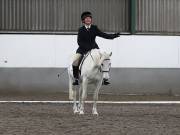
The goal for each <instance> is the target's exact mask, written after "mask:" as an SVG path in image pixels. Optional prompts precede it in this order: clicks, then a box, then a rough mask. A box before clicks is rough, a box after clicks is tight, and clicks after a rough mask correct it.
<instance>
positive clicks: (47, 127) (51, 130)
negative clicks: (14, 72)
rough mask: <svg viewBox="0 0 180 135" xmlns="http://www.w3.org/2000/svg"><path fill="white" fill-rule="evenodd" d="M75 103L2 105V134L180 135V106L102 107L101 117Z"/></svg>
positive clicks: (128, 105) (89, 106) (101, 105)
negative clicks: (78, 110)
mask: <svg viewBox="0 0 180 135" xmlns="http://www.w3.org/2000/svg"><path fill="white" fill-rule="evenodd" d="M91 107H92V104H86V106H85V111H86V112H85V113H86V114H85V115H82V116H81V115H78V114H76V115H75V114H73V112H72V104H51V103H32V104H30V103H24V104H23V103H1V104H0V108H1V109H0V134H2V135H79V134H83V135H152V134H153V135H161V134H163V135H179V133H180V105H172V104H169V105H158V104H156V105H148V104H146V105H138V104H136V105H134V104H124V105H122V104H98V110H99V116H98V117H97V116H93V115H92V114H91Z"/></svg>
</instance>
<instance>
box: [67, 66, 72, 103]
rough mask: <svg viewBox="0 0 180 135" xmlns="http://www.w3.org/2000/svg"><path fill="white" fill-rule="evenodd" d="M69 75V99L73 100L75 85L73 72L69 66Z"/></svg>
mask: <svg viewBox="0 0 180 135" xmlns="http://www.w3.org/2000/svg"><path fill="white" fill-rule="evenodd" d="M68 77H69V100H73V85H72V79H73V78H72V73H71V68H70V67H69V68H68Z"/></svg>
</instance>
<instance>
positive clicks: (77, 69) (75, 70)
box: [72, 66, 79, 85]
mask: <svg viewBox="0 0 180 135" xmlns="http://www.w3.org/2000/svg"><path fill="white" fill-rule="evenodd" d="M72 67H73V76H74V82H73V85H79V80H78V79H79V67H78V66H72Z"/></svg>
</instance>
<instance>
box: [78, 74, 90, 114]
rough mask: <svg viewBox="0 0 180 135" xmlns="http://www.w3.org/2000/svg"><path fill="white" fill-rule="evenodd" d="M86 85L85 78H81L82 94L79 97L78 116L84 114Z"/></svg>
mask: <svg viewBox="0 0 180 135" xmlns="http://www.w3.org/2000/svg"><path fill="white" fill-rule="evenodd" d="M87 84H88V80H87V78H83V81H82V94H81V97H80V112H79V114H84V102H85V99H86V97H87Z"/></svg>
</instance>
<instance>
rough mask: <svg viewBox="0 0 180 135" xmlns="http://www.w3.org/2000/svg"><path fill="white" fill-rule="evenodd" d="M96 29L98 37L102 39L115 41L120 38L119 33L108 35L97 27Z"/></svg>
mask: <svg viewBox="0 0 180 135" xmlns="http://www.w3.org/2000/svg"><path fill="white" fill-rule="evenodd" d="M95 27H96V32H97V36H99V37H102V38H106V39H114V38H117V37H119V33H115V34H107V33H104V32H102V31H101V30H99V29H98V27H97V26H95Z"/></svg>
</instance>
